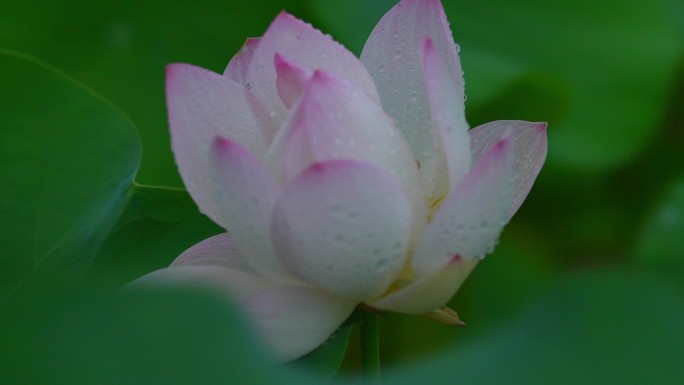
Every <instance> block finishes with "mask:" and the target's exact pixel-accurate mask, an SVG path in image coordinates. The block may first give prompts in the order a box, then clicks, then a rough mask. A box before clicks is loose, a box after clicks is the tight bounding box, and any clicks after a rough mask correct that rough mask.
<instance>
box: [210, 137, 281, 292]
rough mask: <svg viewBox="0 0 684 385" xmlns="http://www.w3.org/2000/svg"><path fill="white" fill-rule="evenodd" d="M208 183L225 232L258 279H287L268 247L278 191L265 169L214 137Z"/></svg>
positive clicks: (239, 148) (232, 144) (231, 144)
mask: <svg viewBox="0 0 684 385" xmlns="http://www.w3.org/2000/svg"><path fill="white" fill-rule="evenodd" d="M210 158H211V162H210V163H211V165H210V173H211V180H212V181H213V182H214V184H215V188H216V201H217V202H218V204H219V210H220V214H221V218H222V219H223V222H224V223H225V224H226V228H227V229H228V230H229V231H230V233H231V234H232V236H233V237H234V238H233V239H234V241H235V243H236V244H237V245H238V247H239V249H240V250H241V251H242V252H243V253H244V254H245V255H247V256H249V258H248V259H247V262H248V263H249V264H250V266H252V267H253V268H254V270H256V271H257V272H259V274H260V275H263V276H266V277H269V278H271V279H283V278H284V279H287V277H288V276H289V272H288V271H287V270H286V269H285V268H284V267H283V266H282V264H281V263H280V260H279V259H278V258H277V257H276V255H275V252H274V251H273V246H272V245H271V239H270V235H269V226H270V218H271V212H272V210H273V206H274V204H275V200H276V197H277V196H278V194H279V192H280V188H279V187H278V185H277V184H276V182H275V181H274V180H273V178H272V177H271V175H269V173H268V172H267V171H266V169H265V168H264V167H263V166H262V165H261V163H259V161H258V160H257V159H255V158H254V156H253V155H252V154H250V153H249V152H248V151H247V150H245V149H244V148H243V147H242V146H240V145H239V144H237V143H236V142H233V141H230V140H227V139H222V138H220V137H217V138H216V139H215V141H214V144H213V146H212V148H211V156H210Z"/></svg>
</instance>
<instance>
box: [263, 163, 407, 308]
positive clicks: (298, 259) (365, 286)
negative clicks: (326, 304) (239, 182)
mask: <svg viewBox="0 0 684 385" xmlns="http://www.w3.org/2000/svg"><path fill="white" fill-rule="evenodd" d="M410 223H411V211H410V206H409V204H408V202H407V200H406V197H405V195H404V193H403V192H402V189H401V186H400V185H399V184H398V183H397V182H396V181H395V180H394V178H392V176H390V175H389V174H388V173H386V172H384V171H382V170H381V169H379V168H378V167H376V166H373V165H371V164H368V163H361V162H354V161H343V160H337V161H329V162H325V163H317V164H314V165H313V166H311V167H310V168H308V169H307V170H305V171H303V172H302V174H300V175H299V176H298V177H297V178H295V179H294V180H293V181H292V183H291V184H290V185H289V186H287V187H286V188H285V190H284V191H283V193H282V195H281V196H280V198H279V199H278V202H277V204H276V208H275V211H274V214H273V223H272V238H273V242H274V245H275V248H276V251H277V253H278V255H279V256H280V257H281V259H282V260H283V262H284V263H285V265H286V266H287V267H288V268H289V269H290V270H291V271H293V272H295V273H296V274H298V275H299V276H300V277H301V278H302V279H304V280H306V281H308V282H311V283H314V284H316V285H319V286H321V287H323V288H325V289H327V290H330V291H331V292H333V293H336V294H337V295H339V296H342V297H345V298H350V299H355V300H366V299H369V298H373V297H374V296H377V295H380V294H382V293H383V292H384V291H385V290H386V289H387V288H388V287H389V285H390V284H391V283H392V282H393V281H394V280H395V278H396V276H397V275H398V274H399V272H400V271H401V269H402V267H403V265H404V261H405V256H406V249H407V246H408V243H409V230H410Z"/></svg>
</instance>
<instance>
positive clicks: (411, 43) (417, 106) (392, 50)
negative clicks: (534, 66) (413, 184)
mask: <svg viewBox="0 0 684 385" xmlns="http://www.w3.org/2000/svg"><path fill="white" fill-rule="evenodd" d="M425 38H430V39H431V40H432V42H433V44H434V46H435V48H436V51H437V53H438V55H439V57H440V59H441V61H442V62H443V64H444V68H445V71H446V72H447V73H448V75H449V78H450V79H451V80H452V82H453V84H454V86H455V89H456V92H457V93H459V94H460V95H461V103H462V102H463V97H462V96H463V77H462V71H461V64H460V61H459V58H458V47H457V46H456V45H455V43H454V41H453V38H452V36H451V31H450V30H449V24H448V22H447V20H446V15H445V14H444V10H443V9H442V6H441V3H440V2H439V0H404V1H401V2H400V3H399V4H397V5H396V6H395V7H394V8H392V9H391V10H390V11H389V12H387V14H385V16H384V17H383V18H382V19H381V20H380V22H379V23H378V24H377V25H376V26H375V29H373V32H372V33H371V36H370V37H369V38H368V41H367V42H366V45H365V46H364V47H363V52H362V53H361V61H362V62H363V63H364V64H365V65H366V68H368V71H369V72H370V73H371V76H373V80H374V81H375V84H376V86H377V88H378V92H379V93H380V99H381V100H382V105H383V107H384V109H385V111H387V112H388V113H389V114H390V115H391V116H392V117H394V118H395V119H396V122H397V126H398V127H399V129H400V130H401V131H402V133H403V134H404V136H405V137H406V139H407V140H408V142H409V144H410V145H411V148H412V149H413V153H414V155H415V157H416V159H417V160H418V162H420V164H421V177H422V179H423V182H424V183H425V187H426V193H427V194H428V196H435V197H436V196H439V195H440V191H435V188H436V187H437V186H436V182H437V180H438V178H439V177H440V176H439V175H438V163H439V157H438V154H440V152H438V151H435V146H436V145H437V138H436V135H437V134H436V133H435V132H434V131H433V129H432V124H431V118H430V107H429V102H428V96H427V92H426V87H425V84H424V80H423V74H422V73H421V72H422V71H421V70H420V69H421V60H420V52H421V49H422V44H423V41H424V39H425Z"/></svg>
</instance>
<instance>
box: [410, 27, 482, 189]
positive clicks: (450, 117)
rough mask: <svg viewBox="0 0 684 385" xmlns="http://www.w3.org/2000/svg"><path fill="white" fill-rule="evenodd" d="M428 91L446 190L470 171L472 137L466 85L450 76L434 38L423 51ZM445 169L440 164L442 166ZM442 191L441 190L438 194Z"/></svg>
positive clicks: (424, 44) (426, 43)
mask: <svg viewBox="0 0 684 385" xmlns="http://www.w3.org/2000/svg"><path fill="white" fill-rule="evenodd" d="M421 60H422V64H423V77H424V81H425V89H426V91H427V97H428V101H429V104H430V115H431V117H432V126H433V127H434V130H435V132H437V134H438V136H437V139H438V142H439V145H438V146H437V147H438V151H441V152H442V155H441V156H440V157H439V158H441V159H440V160H441V162H439V163H446V164H444V165H443V166H446V169H447V172H446V173H445V172H438V173H437V175H438V176H439V175H442V174H447V175H448V183H447V186H446V188H445V189H444V190H445V191H449V190H450V187H453V186H456V184H457V183H458V182H459V181H460V180H461V178H463V177H464V176H465V175H466V174H467V173H468V170H469V169H470V161H471V159H470V137H469V136H468V123H467V122H466V119H465V105H464V104H463V85H462V84H458V83H456V82H455V79H454V78H453V77H452V76H450V73H449V71H448V69H447V68H446V66H445V64H444V62H443V60H442V57H440V55H439V52H437V49H436V48H435V45H434V43H433V42H432V40H431V39H429V38H428V39H425V41H424V42H423V49H422V52H421ZM439 166H442V165H440V164H438V167H439ZM439 190H440V189H439V188H438V191H439Z"/></svg>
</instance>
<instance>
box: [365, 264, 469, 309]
mask: <svg viewBox="0 0 684 385" xmlns="http://www.w3.org/2000/svg"><path fill="white" fill-rule="evenodd" d="M477 262H478V261H476V260H475V261H471V260H467V259H459V258H456V259H454V260H452V261H449V262H447V264H446V266H443V267H442V268H440V269H438V270H437V271H436V272H434V273H433V274H431V275H427V276H425V277H422V278H420V279H418V280H416V281H414V282H410V283H408V284H407V285H406V286H404V287H402V288H401V289H399V290H397V291H395V292H392V293H390V294H389V295H387V296H385V297H382V298H380V299H379V300H377V301H373V302H370V303H369V305H370V306H372V307H374V308H377V309H382V310H390V311H396V312H399V313H407V314H424V313H428V312H431V311H433V310H435V309H437V308H439V307H441V306H444V305H445V304H446V303H447V302H448V301H449V299H451V297H453V295H454V294H455V293H456V292H457V291H458V289H459V288H460V287H461V284H462V283H463V281H465V279H466V278H467V277H468V275H469V274H470V272H471V271H472V270H473V268H475V265H477Z"/></svg>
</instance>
